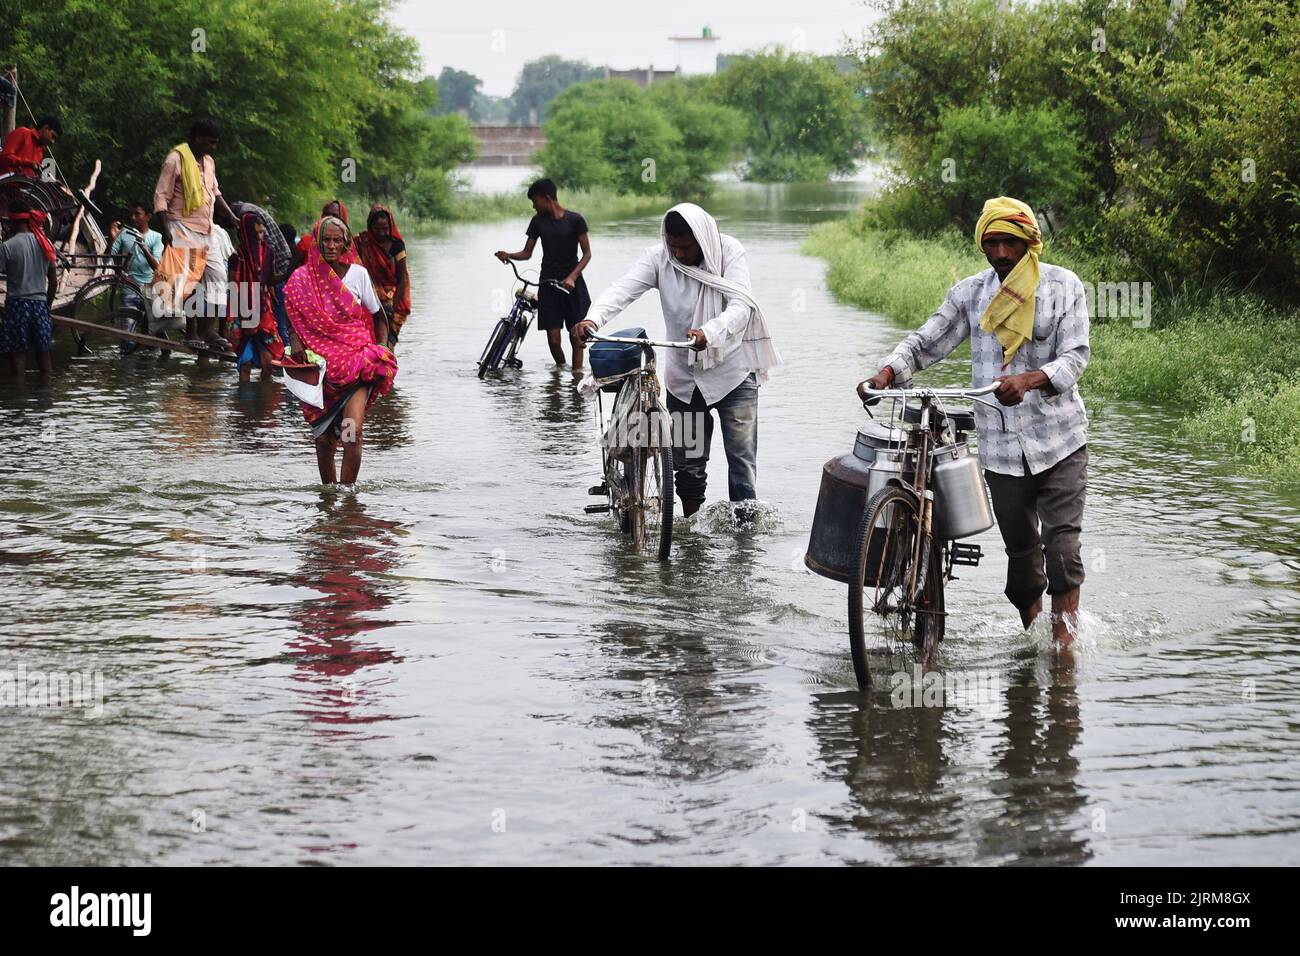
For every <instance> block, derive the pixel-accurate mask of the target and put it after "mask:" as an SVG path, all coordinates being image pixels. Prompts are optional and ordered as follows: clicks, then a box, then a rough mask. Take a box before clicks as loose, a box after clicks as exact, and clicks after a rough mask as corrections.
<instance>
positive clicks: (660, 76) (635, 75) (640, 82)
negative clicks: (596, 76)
mask: <svg viewBox="0 0 1300 956" xmlns="http://www.w3.org/2000/svg"><path fill="white" fill-rule="evenodd" d="M676 75H677V71H676V70H656V69H655V68H654V67H653V66H649V67H646V68H644V69H636V70H614V69H611V68H610V67H608V66H607V67H605V79H607V80H631V81H632V82H633V83H635V84H636V85H637V86H642V87H645V86H650V85H651V84H652V83H656V82H662V81H663V80H671V79H672V78H673V77H675V76H676Z"/></svg>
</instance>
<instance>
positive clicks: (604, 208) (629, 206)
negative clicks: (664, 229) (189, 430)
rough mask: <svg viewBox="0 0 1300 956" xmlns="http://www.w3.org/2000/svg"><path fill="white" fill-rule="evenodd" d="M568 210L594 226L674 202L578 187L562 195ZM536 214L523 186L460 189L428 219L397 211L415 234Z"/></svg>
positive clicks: (649, 212)
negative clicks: (445, 206)
mask: <svg viewBox="0 0 1300 956" xmlns="http://www.w3.org/2000/svg"><path fill="white" fill-rule="evenodd" d="M560 202H561V203H563V204H564V207H565V208H566V209H576V210H577V211H578V212H580V213H582V214H583V216H584V217H586V219H587V221H588V222H589V223H591V224H592V225H593V226H594V225H602V224H604V223H608V222H615V221H617V220H619V219H633V218H638V217H641V216H653V215H658V214H660V213H662V212H663V211H664V210H665V209H666V208H668V206H670V205H672V201H671V200H669V199H666V198H664V197H663V196H629V195H620V194H619V193H616V192H613V191H612V190H607V189H575V190H567V191H565V192H563V193H561V194H560ZM532 214H533V207H532V204H531V203H530V202H529V201H528V197H527V196H526V195H525V194H524V190H523V189H519V190H516V191H515V192H510V193H478V192H468V191H459V190H458V191H456V192H454V193H453V194H452V198H451V204H450V208H449V209H448V211H447V216H446V217H445V218H439V219H427V218H420V217H418V216H413V215H411V214H410V213H409V212H407V213H406V214H405V215H404V216H403V213H402V210H401V208H400V207H399V208H398V210H397V215H398V216H399V217H400V218H399V221H400V222H401V224H402V230H403V231H407V230H409V231H411V232H415V233H421V232H440V231H442V230H444V229H446V228H447V227H448V226H449V225H455V224H456V223H462V222H501V221H503V220H508V219H517V220H524V221H526V220H527V219H528V218H529V217H530V216H532Z"/></svg>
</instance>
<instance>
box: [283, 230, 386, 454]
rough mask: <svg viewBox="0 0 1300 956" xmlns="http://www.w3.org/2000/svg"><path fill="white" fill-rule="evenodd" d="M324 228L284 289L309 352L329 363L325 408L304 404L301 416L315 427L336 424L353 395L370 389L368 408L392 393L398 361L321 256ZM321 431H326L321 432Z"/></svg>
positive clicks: (314, 233) (288, 309)
mask: <svg viewBox="0 0 1300 956" xmlns="http://www.w3.org/2000/svg"><path fill="white" fill-rule="evenodd" d="M319 231H320V223H319V222H318V223H317V224H316V226H315V227H314V228H313V229H312V231H311V235H312V239H313V242H312V246H311V248H310V249H309V250H308V252H307V261H306V262H305V263H304V264H303V265H301V266H299V267H298V268H297V269H295V270H294V273H293V275H291V276H290V277H289V281H288V282H286V283H285V285H284V306H285V311H286V312H287V313H288V315H289V321H290V322H291V323H292V325H293V330H294V332H296V333H297V334H298V338H299V339H300V340H301V341H302V344H303V346H304V347H305V348H308V349H310V350H311V351H313V352H315V353H316V354H317V355H319V356H321V357H322V358H324V359H325V364H326V368H325V382H324V391H325V408H324V409H319V408H316V407H314V406H312V405H308V404H306V403H304V404H303V406H302V413H303V417H304V418H306V419H307V421H308V422H310V423H312V424H313V425H315V424H316V423H317V421H318V420H319V419H321V418H322V417H327V418H328V419H331V420H332V419H333V418H335V417H336V416H337V414H338V412H339V410H340V408H341V406H342V405H343V404H344V403H346V401H347V399H348V398H350V397H351V395H352V393H353V391H354V390H355V389H356V388H358V387H360V386H362V385H366V384H368V385H369V389H370V393H369V397H368V398H367V400H366V408H369V407H370V406H371V405H373V404H374V403H375V402H376V401H377V400H378V398H379V396H381V395H386V394H388V391H389V389H391V388H392V387H393V378H394V377H395V376H396V375H397V358H396V356H394V355H393V353H392V352H390V351H389V350H388V349H387V348H385V347H384V346H382V345H379V344H378V343H377V342H376V341H375V325H374V319H373V317H372V316H371V315H370V313H369V312H367V311H366V310H365V307H364V306H362V305H361V303H360V302H358V301H357V300H356V299H355V298H354V297H353V295H352V293H351V291H349V289H348V288H347V286H345V285H344V284H343V280H342V279H341V278H339V275H338V273H336V272H335V271H334V270H333V269H332V268H331V267H330V265H329V263H328V262H326V261H325V259H324V258H323V257H322V256H321V254H320V243H319V241H318V240H319V236H318V235H317V233H319ZM322 431H323V429H322Z"/></svg>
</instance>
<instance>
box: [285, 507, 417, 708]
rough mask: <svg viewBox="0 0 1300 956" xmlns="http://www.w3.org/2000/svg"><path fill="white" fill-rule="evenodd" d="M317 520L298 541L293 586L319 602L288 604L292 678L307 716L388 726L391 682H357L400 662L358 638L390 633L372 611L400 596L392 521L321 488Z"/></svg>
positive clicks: (374, 680)
mask: <svg viewBox="0 0 1300 956" xmlns="http://www.w3.org/2000/svg"><path fill="white" fill-rule="evenodd" d="M318 508H319V512H320V514H319V517H318V518H317V519H316V521H315V523H314V524H312V526H311V527H310V528H308V529H307V531H306V532H304V534H303V535H302V538H301V539H300V541H299V542H298V550H299V552H300V554H301V556H302V563H301V566H300V570H299V571H298V573H297V574H295V575H293V576H292V577H291V578H290V580H291V581H292V582H293V583H294V584H297V585H299V586H301V587H305V588H311V589H313V590H315V591H317V592H318V593H319V597H316V598H312V599H310V600H306V601H300V602H298V603H296V604H294V605H293V606H292V609H291V612H290V616H291V618H292V619H293V620H294V621H295V623H296V624H297V626H298V630H299V634H298V636H297V637H296V638H294V639H293V640H292V641H290V642H289V646H290V647H291V648H292V650H291V651H290V652H289V656H290V657H292V658H295V659H296V660H297V664H298V669H297V670H296V671H295V673H294V679H295V680H297V681H300V682H302V683H303V684H304V685H305V687H303V688H302V691H303V693H304V695H305V696H306V698H307V709H306V710H305V711H304V713H307V714H309V715H310V716H311V719H312V720H314V721H318V722H320V723H327V724H368V723H374V722H376V721H381V720H391V719H392V715H391V714H384V713H381V712H379V708H380V707H381V705H382V704H383V702H384V699H385V694H384V693H383V688H384V687H385V686H386V685H387V684H388V683H389V680H388V678H386V677H385V678H375V677H370V678H368V679H367V678H365V677H364V676H360V677H359V676H354V675H357V674H358V672H359V671H360V670H361V669H362V668H365V667H373V666H375V665H377V664H391V663H400V662H401V660H402V658H401V657H400V656H398V655H397V654H396V653H394V652H393V651H392V650H391V649H390V648H387V647H383V646H380V645H378V644H376V643H374V642H372V641H367V640H363V639H361V638H362V637H364V636H369V635H371V634H374V633H375V632H377V631H379V630H381V629H383V628H385V627H390V626H391V625H392V624H393V623H394V622H392V621H385V620H383V619H381V618H379V617H378V616H377V615H376V612H378V611H382V610H383V609H384V608H386V607H389V606H390V605H392V604H393V603H394V601H396V600H398V599H399V598H400V591H401V588H400V586H398V585H397V584H396V583H395V582H394V581H393V580H392V578H391V572H392V570H393V568H394V566H395V565H396V564H397V562H398V551H397V545H396V542H395V540H394V535H393V532H394V530H395V529H396V528H398V524H397V523H396V522H394V521H386V520H383V519H381V518H376V517H374V516H372V515H369V514H367V512H366V507H365V505H364V504H362V502H361V501H360V500H358V498H357V497H356V496H355V495H352V494H348V493H346V492H336V491H334V490H332V489H331V490H325V491H322V492H321V499H320V502H319V503H318Z"/></svg>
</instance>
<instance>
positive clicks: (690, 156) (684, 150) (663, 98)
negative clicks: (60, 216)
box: [646, 78, 745, 198]
mask: <svg viewBox="0 0 1300 956" xmlns="http://www.w3.org/2000/svg"><path fill="white" fill-rule="evenodd" d="M646 92H647V99H648V100H649V102H650V103H651V104H652V105H654V106H655V107H657V108H658V109H659V111H660V112H661V113H663V115H664V116H665V117H667V119H668V121H669V122H670V123H672V125H673V127H674V128H676V130H677V131H678V133H680V134H681V155H680V159H679V162H680V163H681V168H680V169H672V170H667V171H666V172H667V183H668V188H669V191H670V192H671V193H672V195H673V196H674V197H677V198H687V197H690V196H707V195H708V193H709V187H710V176H711V175H712V174H713V173H715V172H717V171H718V170H720V169H723V168H724V167H726V166H727V165H728V164H729V163H732V162H734V161H736V160H737V159H739V158H740V153H741V142H742V141H743V138H744V135H745V117H744V116H743V115H742V114H741V113H740V112H739V111H738V110H734V109H732V108H731V107H729V106H725V105H723V104H721V103H718V102H717V101H716V100H715V99H713V98H712V96H711V95H710V86H709V83H708V81H707V80H705V79H704V78H699V79H689V80H683V79H677V80H669V81H667V82H659V83H655V84H653V85H652V86H651V87H650V88H649V89H648V90H647V91H646ZM659 173H660V175H661V176H662V175H664V174H665V170H664V169H663V168H662V166H661V168H660V170H659Z"/></svg>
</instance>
